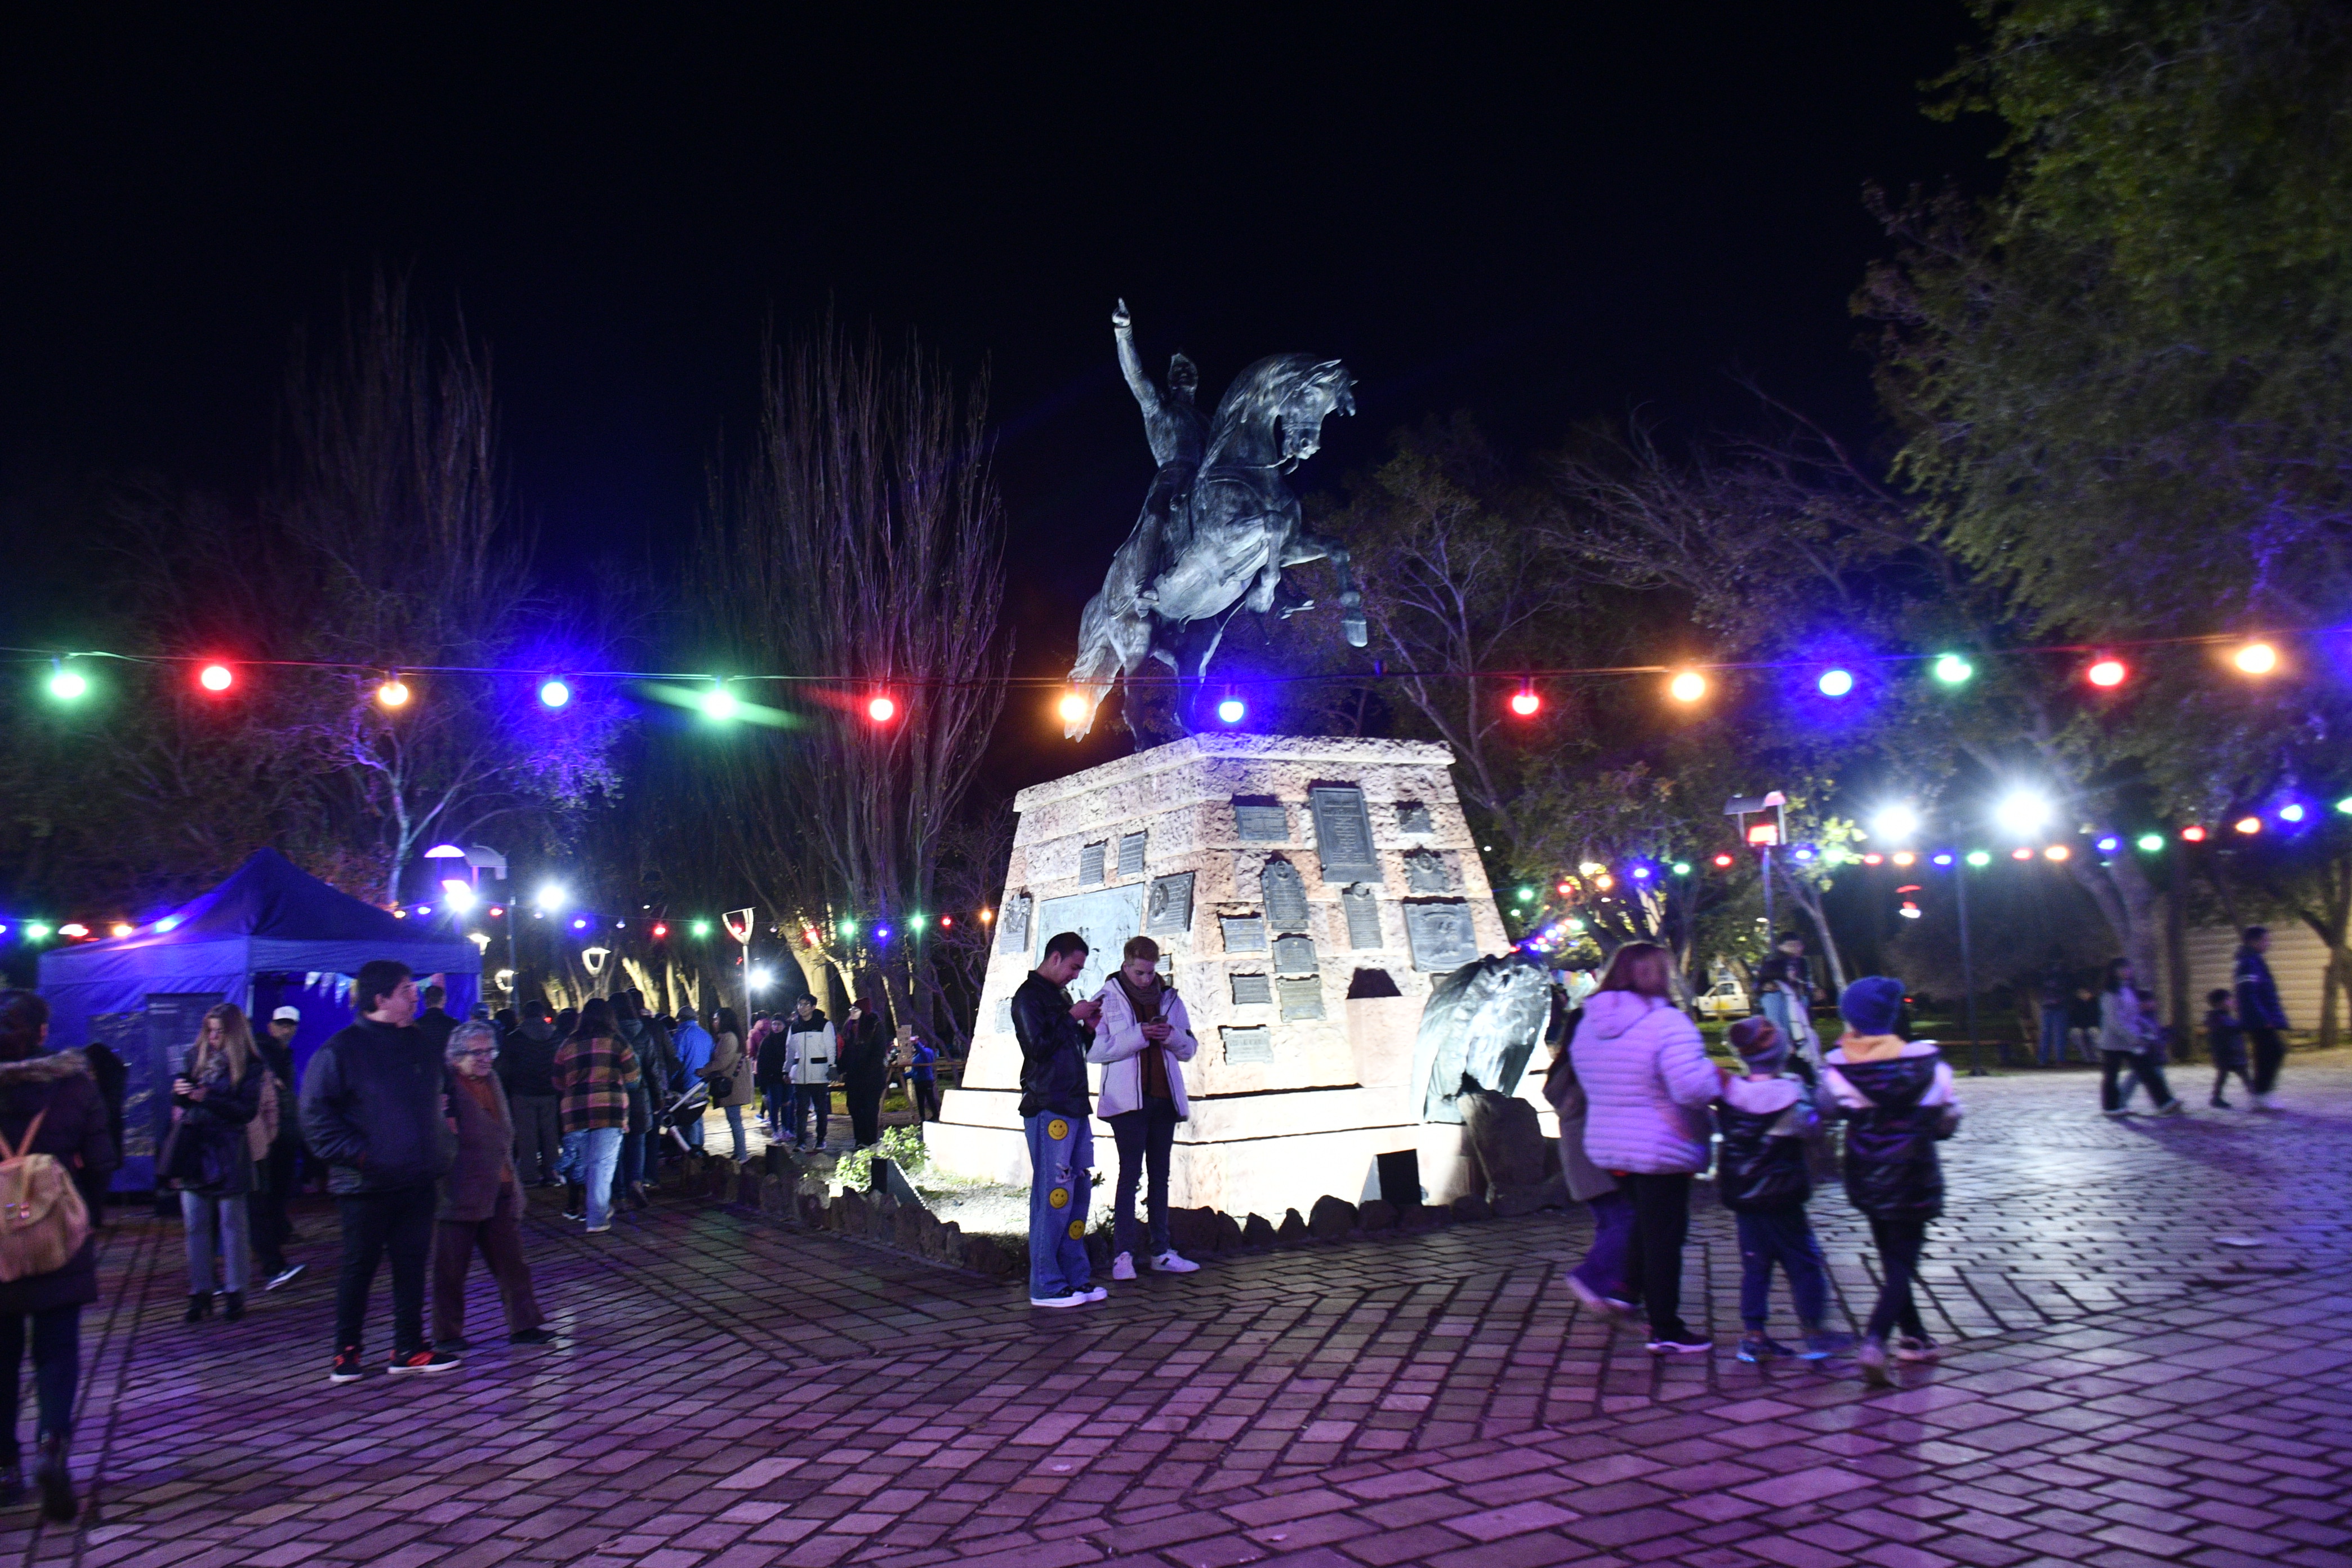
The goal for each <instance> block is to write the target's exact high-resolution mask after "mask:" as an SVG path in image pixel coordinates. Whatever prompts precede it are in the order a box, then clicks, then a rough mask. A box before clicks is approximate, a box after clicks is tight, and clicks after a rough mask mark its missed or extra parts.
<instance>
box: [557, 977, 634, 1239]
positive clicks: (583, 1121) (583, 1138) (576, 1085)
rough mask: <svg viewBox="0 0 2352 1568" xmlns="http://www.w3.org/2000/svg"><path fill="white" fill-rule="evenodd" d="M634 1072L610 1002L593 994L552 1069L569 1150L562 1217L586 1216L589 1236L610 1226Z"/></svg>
mask: <svg viewBox="0 0 2352 1568" xmlns="http://www.w3.org/2000/svg"><path fill="white" fill-rule="evenodd" d="M639 1076H640V1075H639V1072H638V1068H637V1058H636V1055H635V1052H633V1051H631V1050H630V1049H629V1047H628V1042H626V1041H625V1040H624V1039H622V1038H621V1034H620V1029H619V1026H617V1025H615V1024H614V1020H613V1005H612V1004H611V1003H609V1002H607V1001H605V1000H604V998H603V997H602V996H597V997H592V998H591V999H590V1000H589V1002H588V1003H587V1005H585V1006H583V1007H582V1008H581V1009H580V1022H579V1023H578V1024H577V1025H576V1026H574V1027H573V1028H572V1034H571V1036H570V1037H568V1038H567V1039H565V1041H564V1042H563V1044H562V1046H560V1047H557V1048H556V1052H555V1072H554V1079H555V1091H556V1093H557V1095H558V1096H559V1097H561V1101H562V1103H561V1107H560V1115H561V1117H562V1123H563V1138H564V1142H565V1143H566V1144H567V1145H570V1146H571V1148H572V1151H573V1157H572V1181H571V1182H570V1183H569V1184H568V1185H569V1189H570V1190H569V1192H568V1194H567V1197H568V1199H569V1201H568V1202H567V1203H566V1204H565V1205H564V1210H563V1213H564V1217H565V1218H567V1219H580V1218H585V1219H586V1220H587V1222H588V1234H589V1235H591V1236H598V1235H602V1234H603V1233H604V1232H605V1231H608V1230H610V1229H612V1228H613V1172H614V1167H615V1166H617V1165H618V1164H619V1163H620V1159H621V1136H622V1129H624V1128H625V1127H626V1126H627V1125H628V1123H629V1090H630V1089H634V1088H635V1086H636V1084H637V1081H638V1079H639Z"/></svg>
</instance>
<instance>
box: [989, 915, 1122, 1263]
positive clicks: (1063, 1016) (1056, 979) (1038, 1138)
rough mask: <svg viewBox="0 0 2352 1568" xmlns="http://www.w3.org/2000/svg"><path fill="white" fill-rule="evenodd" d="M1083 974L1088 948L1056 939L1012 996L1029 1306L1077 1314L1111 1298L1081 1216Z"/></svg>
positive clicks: (1084, 1194)
mask: <svg viewBox="0 0 2352 1568" xmlns="http://www.w3.org/2000/svg"><path fill="white" fill-rule="evenodd" d="M1086 966H1087V939H1086V938H1084V937H1082V936H1080V935H1079V934H1078V933H1077V932H1076V931H1057V932H1055V934H1054V935H1053V936H1052V937H1050V938H1048V939H1047V941H1046V942H1045V957H1044V958H1043V959H1041V960H1040V961H1039V962H1038V964H1037V967H1036V968H1034V969H1033V970H1031V971H1030V972H1029V973H1028V976H1027V978H1025V979H1024V980H1023V981H1022V982H1021V984H1020V987H1019V989H1017V990H1015V991H1014V992H1013V1038H1014V1039H1016V1040H1018V1041H1019V1042H1020V1044H1021V1125H1022V1131H1023V1134H1024V1136H1025V1137H1026V1139H1027V1140H1028V1143H1029V1304H1030V1305H1031V1306H1033V1307H1083V1306H1085V1305H1086V1304H1087V1302H1089V1301H1099V1300H1102V1299H1103V1298H1104V1297H1106V1296H1108V1295H1109V1294H1110V1292H1109V1291H1108V1290H1106V1289H1102V1288H1101V1287H1100V1286H1096V1285H1093V1284H1092V1277H1093V1269H1092V1267H1091V1266H1090V1265H1089V1264H1088V1263H1087V1241H1086V1237H1087V1206H1088V1203H1089V1200H1090V1199H1091V1197H1092V1195H1093V1193H1094V1181H1093V1166H1094V1152H1095V1142H1094V1131H1093V1130H1092V1129H1091V1128H1090V1127H1089V1126H1088V1125H1087V1117H1088V1116H1090V1115H1091V1114H1092V1113H1093V1110H1094V1103H1093V1100H1092V1099H1091V1098H1090V1097H1089V1096H1088V1094H1087V1049H1088V1047H1091V1046H1092V1045H1093V1044H1094V1030H1095V1026H1096V1024H1097V1021H1098V1020H1099V1019H1100V1018H1101V1016H1102V1003H1101V1002H1100V1001H1098V1000H1097V1001H1087V1002H1080V1003H1077V1004H1076V1005H1073V1004H1072V1003H1071V1001H1070V993H1069V989H1068V987H1069V984H1070V982H1071V981H1073V980H1076V978H1077V977H1078V971H1080V970H1082V969H1084V968H1085V967H1086Z"/></svg>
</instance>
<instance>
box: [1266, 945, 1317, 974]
mask: <svg viewBox="0 0 2352 1568" xmlns="http://www.w3.org/2000/svg"><path fill="white" fill-rule="evenodd" d="M1274 972H1275V973H1276V974H1312V973H1315V943H1314V942H1312V941H1311V940H1309V939H1308V938H1307V937H1303V936H1278V937H1276V938H1275V939H1274Z"/></svg>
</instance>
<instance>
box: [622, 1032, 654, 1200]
mask: <svg viewBox="0 0 2352 1568" xmlns="http://www.w3.org/2000/svg"><path fill="white" fill-rule="evenodd" d="M612 1003H613V1026H614V1028H615V1029H617V1030H619V1031H620V1037H621V1043H622V1044H623V1045H625V1046H626V1047H629V1054H630V1055H631V1056H633V1057H635V1058H637V1081H636V1082H635V1083H634V1084H632V1085H630V1086H629V1121H628V1124H627V1125H626V1126H625V1127H623V1128H622V1129H621V1156H620V1160H619V1163H618V1168H617V1170H616V1172H615V1173H614V1178H613V1202H614V1203H615V1204H621V1203H626V1204H628V1205H631V1206H632V1207H635V1208H640V1209H641V1208H644V1207H646V1175H647V1174H648V1173H650V1171H651V1170H652V1168H653V1162H652V1156H651V1147H650V1146H651V1144H652V1142H653V1136H654V1099H653V1096H654V1088H655V1084H656V1078H655V1075H654V1074H653V1073H651V1072H649V1071H647V1070H646V1061H647V1059H648V1058H647V1053H646V1021H645V1018H644V1017H643V1016H642V1015H640V1013H639V1012H638V1010H637V999H636V994H635V992H631V991H615V992H614V993H613V996H612Z"/></svg>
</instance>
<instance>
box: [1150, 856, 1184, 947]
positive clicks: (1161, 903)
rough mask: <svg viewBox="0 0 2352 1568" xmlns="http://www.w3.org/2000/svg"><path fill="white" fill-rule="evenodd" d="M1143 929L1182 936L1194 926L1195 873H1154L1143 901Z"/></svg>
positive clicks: (1153, 933) (1154, 934)
mask: <svg viewBox="0 0 2352 1568" xmlns="http://www.w3.org/2000/svg"><path fill="white" fill-rule="evenodd" d="M1143 929H1144V931H1146V932H1147V933H1148V934H1150V935H1152V936H1169V935H1174V936H1181V935H1183V934H1184V933H1185V932H1186V931H1191V930H1192V872H1190V871H1180V872H1178V873H1177V874H1176V875H1175V876H1173V877H1154V878H1153V879H1151V897H1150V900H1149V901H1147V902H1146V904H1145V905H1144V910H1143Z"/></svg>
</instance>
